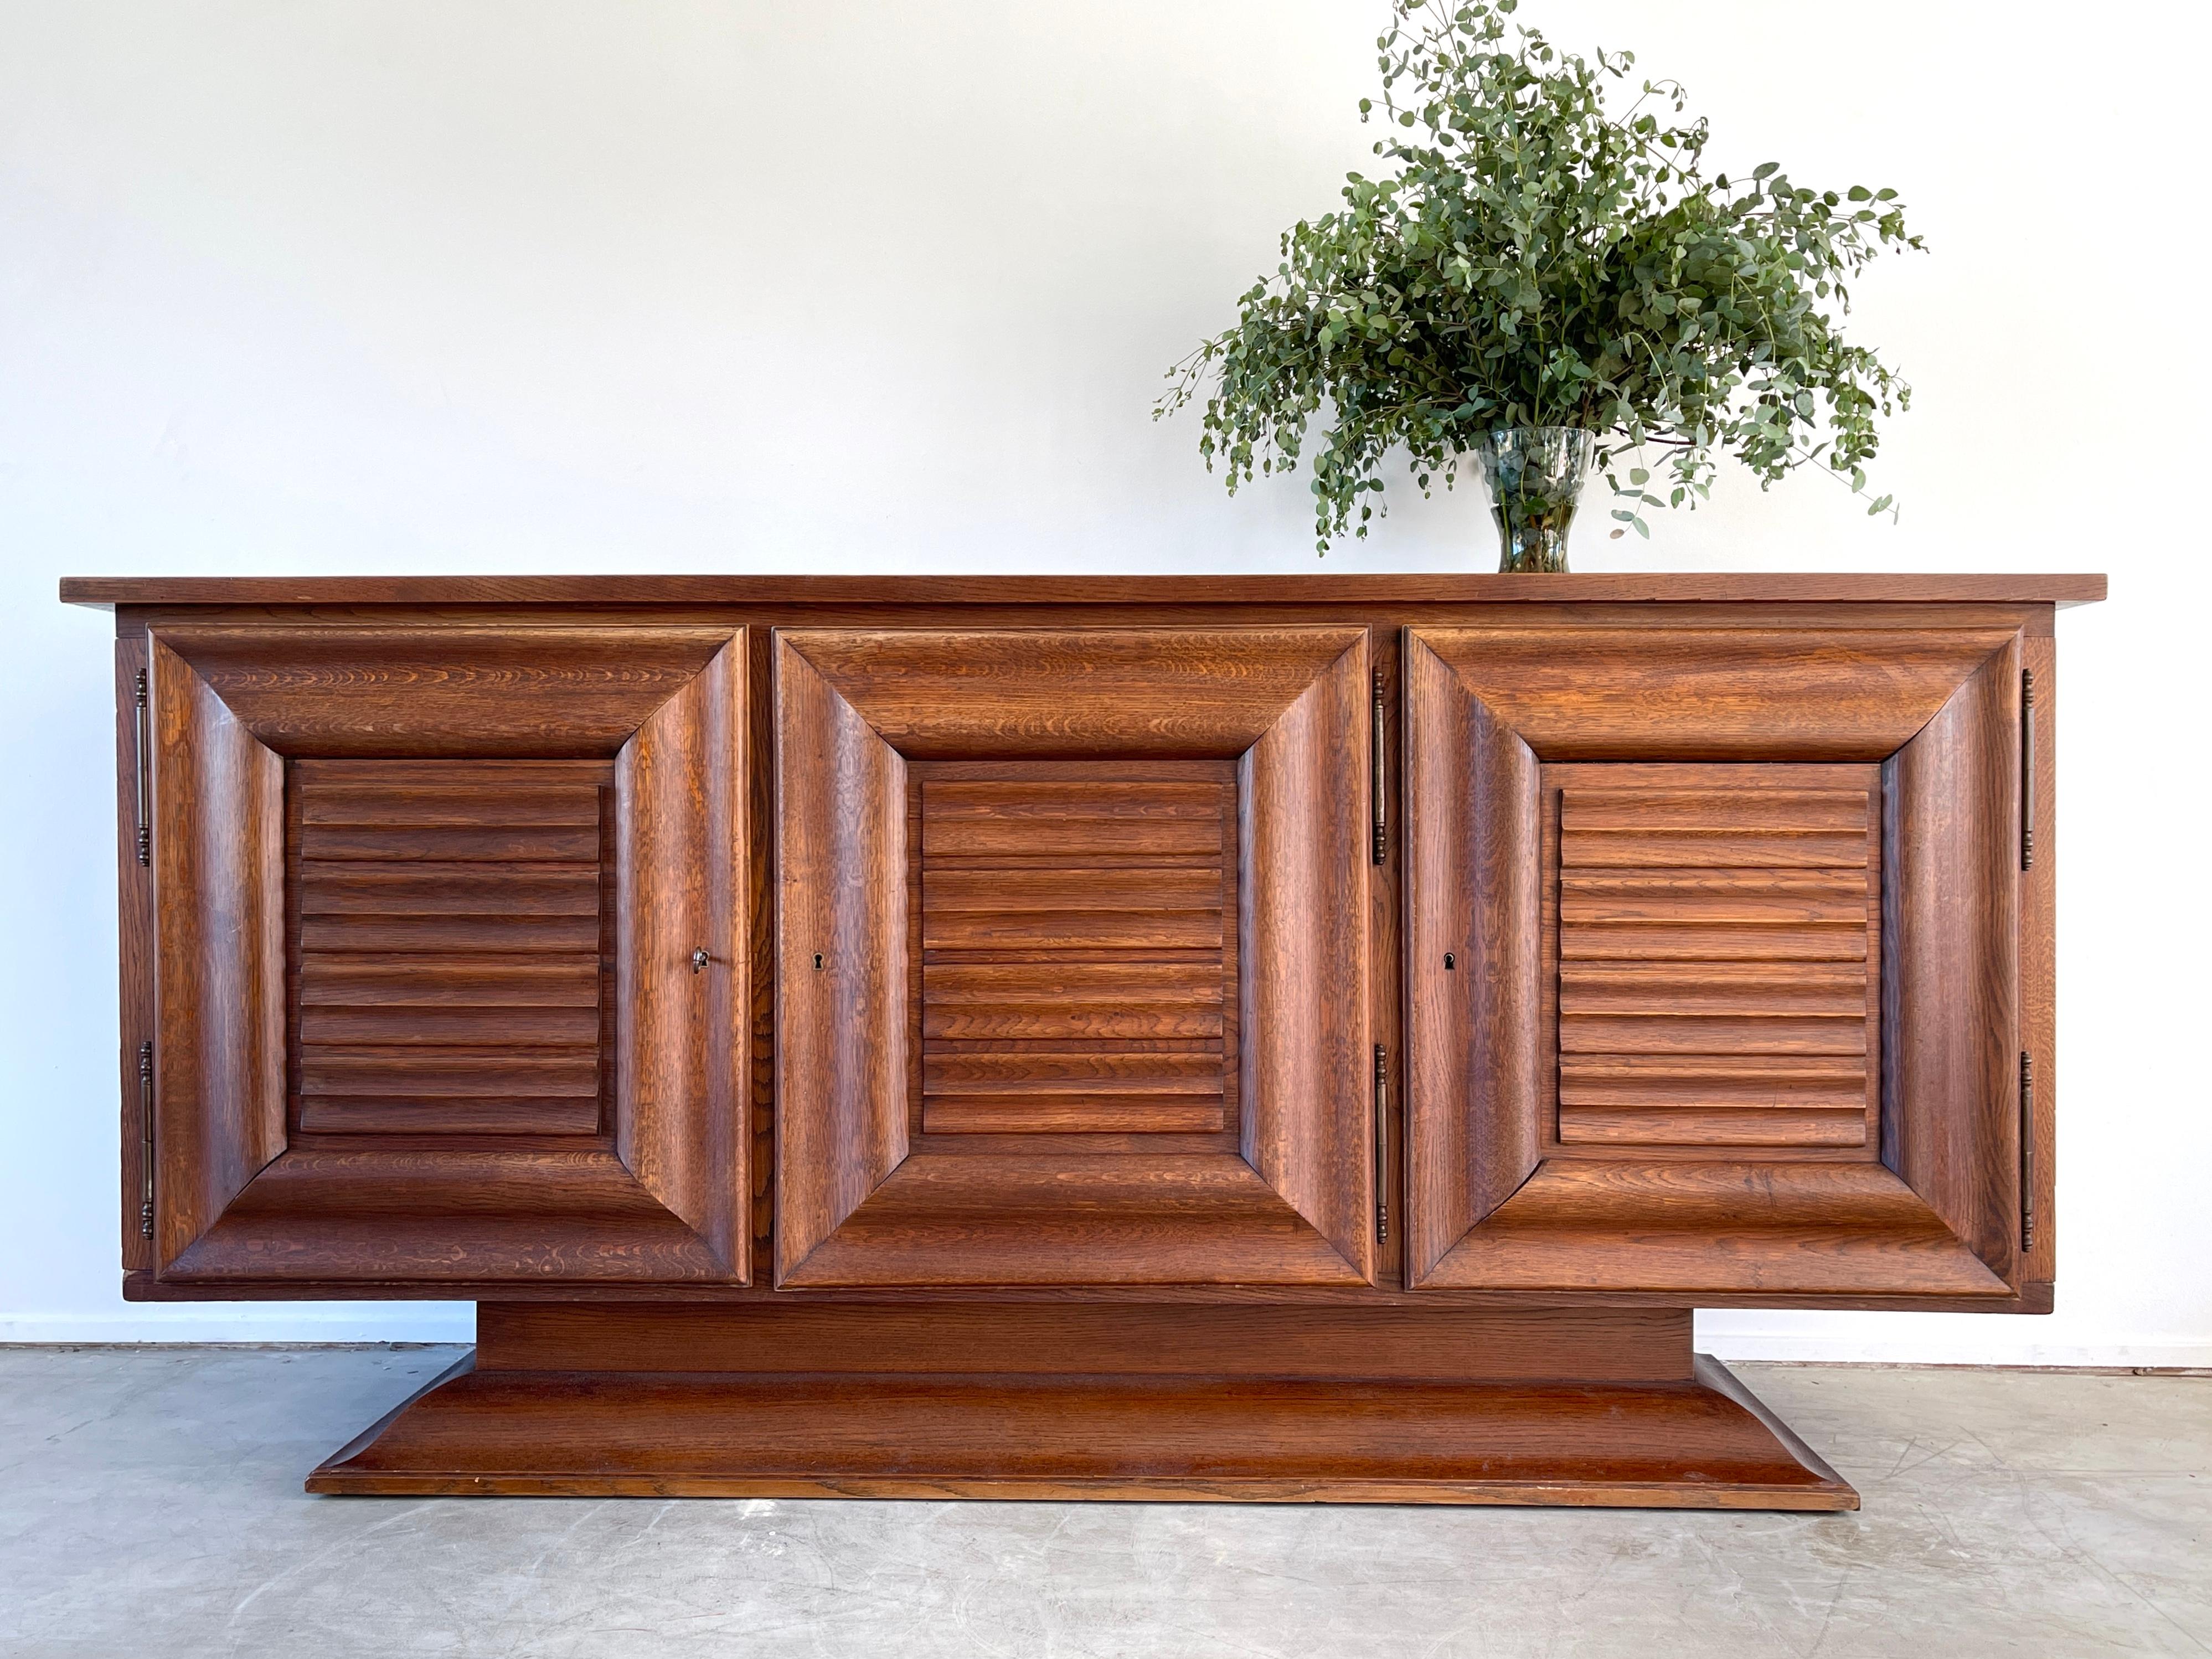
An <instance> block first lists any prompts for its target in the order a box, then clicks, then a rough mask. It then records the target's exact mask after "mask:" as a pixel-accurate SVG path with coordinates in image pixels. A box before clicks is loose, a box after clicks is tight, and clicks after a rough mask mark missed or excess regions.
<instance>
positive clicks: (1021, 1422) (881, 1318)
mask: <svg viewBox="0 0 2212 1659" xmlns="http://www.w3.org/2000/svg"><path fill="white" fill-rule="evenodd" d="M1592 1322H1596V1323H1597V1324H1599V1325H1600V1326H1602V1327H1604V1328H1603V1329H1601V1330H1595V1331H1593V1330H1590V1329H1589V1326H1590V1325H1591V1324H1592ZM1669 1322H1671V1323H1672V1324H1673V1325H1674V1326H1675V1327H1677V1328H1676V1329H1674V1330H1671V1331H1669V1330H1667V1329H1664V1328H1661V1327H1663V1326H1664V1325H1666V1324H1668V1323H1669ZM1624 1324H1626V1326H1628V1327H1630V1329H1629V1330H1627V1332H1626V1338H1625V1339H1624V1333H1623V1330H1622V1328H1621V1327H1622V1326H1623V1325H1624ZM1547 1325H1551V1326H1555V1327H1557V1329H1556V1330H1553V1331H1547V1329H1546V1328H1545V1327H1546V1326H1547ZM648 1327H657V1329H654V1330H652V1331H650V1333H649V1334H647V1333H645V1332H644V1328H648ZM1043 1327H1050V1328H1051V1329H1052V1330H1054V1331H1057V1332H1058V1333H1060V1336H1061V1339H1062V1340H1059V1341H1056V1342H1049V1343H1048V1345H1047V1346H1030V1344H1031V1343H1032V1342H1042V1341H1044V1340H1046V1339H1047V1337H1048V1332H1047V1330H1046V1329H1044V1328H1043ZM1577 1327H1579V1328H1577ZM480 1328H481V1329H482V1331H483V1338H484V1340H483V1344H482V1346H480V1349H479V1352H478V1354H477V1355H476V1356H474V1357H472V1358H471V1359H468V1360H464V1361H463V1362H462V1363H461V1364H459V1365H456V1366H455V1367H453V1370H449V1371H447V1373H446V1374H445V1375H444V1376H441V1377H440V1378H439V1379H438V1380H437V1381H436V1382H435V1383H432V1384H430V1386H429V1387H428V1388H427V1389H423V1390H422V1392H421V1393H420V1394H418V1395H416V1396H415V1397H414V1398H413V1399H411V1400H410V1401H407V1402H406V1403H405V1404H404V1405H403V1406H401V1407H399V1408H398V1410H396V1411H395V1412H393V1413H392V1414H391V1415H390V1416H388V1417H386V1419H384V1420H383V1421H382V1422H380V1423H378V1424H377V1425H374V1427H372V1428H371V1429H369V1430H368V1431H367V1432H365V1433H364V1434H362V1436H361V1437H360V1438H358V1439H357V1440H356V1441H355V1442H354V1443H352V1444H351V1445H349V1446H348V1447H346V1448H345V1449H343V1451H341V1452H339V1453H338V1454H337V1455H336V1456H334V1457H332V1458H331V1460H330V1461H329V1462H326V1463H325V1464H324V1465H323V1466H322V1467H321V1468H319V1469H317V1470H316V1471H315V1472H314V1474H313V1475H311V1476H310V1477H309V1478H308V1480H307V1490H308V1491H310V1492H334V1493H355V1494H449V1495H453V1494H470V1493H481V1494H488V1495H490V1494H497V1495H545V1496H577V1497H606V1496H641V1497H645V1496H661V1497H702V1498H754V1497H764V1498H1021V1499H1052V1500H1067V1499H1132V1500H1142V1501H1146V1502H1237V1503H1370V1504H1610V1505H1631V1506H1638V1507H1650V1508H1692V1509H1770V1510H1852V1509H1857V1507H1858V1495H1857V1493H1856V1492H1853V1491H1852V1490H1851V1488H1850V1486H1847V1485H1846V1484H1844V1481H1843V1480H1840V1479H1838V1477H1837V1475H1836V1474H1835V1472H1834V1471H1833V1470H1832V1469H1831V1468H1828V1466H1827V1465H1826V1463H1824V1462H1821V1461H1820V1458H1818V1457H1817V1456H1815V1455H1814V1454H1813V1453H1812V1452H1811V1451H1809V1450H1808V1449H1807V1448H1806V1447H1805V1446H1804V1445H1803V1444H1802V1443H1801V1442H1800V1441H1799V1440H1798V1439H1797V1438H1796V1436H1794V1435H1793V1434H1791V1433H1790V1431H1789V1430H1788V1429H1786V1428H1784V1426H1783V1425H1780V1424H1779V1423H1778V1422H1777V1421H1776V1420H1775V1419H1773V1418H1772V1417H1771V1415H1770V1414H1769V1413H1767V1412H1766V1411H1765V1408H1764V1407H1762V1406H1760V1404H1759V1401H1757V1400H1755V1399H1753V1397H1752V1395H1750V1394H1749V1393H1748V1392H1747V1391H1746V1390H1745V1389H1744V1388H1743V1387H1742V1385H1741V1384H1740V1383H1737V1381H1736V1380H1735V1378H1734V1377H1733V1376H1730V1375H1729V1372H1728V1370H1726V1368H1725V1367H1723V1366H1722V1365H1721V1364H1718V1363H1717V1361H1715V1360H1712V1359H1711V1358H1706V1357H1705V1356H1702V1355H1700V1356H1697V1357H1696V1358H1694V1359H1692V1357H1691V1356H1690V1354H1689V1353H1688V1316H1687V1315H1686V1314H1682V1315H1680V1316H1675V1315H1672V1314H1661V1315H1658V1316H1650V1315H1625V1316H1624V1315H1611V1316H1608V1315H1606V1314H1604V1313H1597V1314H1593V1315H1586V1314H1582V1313H1577V1312H1567V1311H1564V1310H1561V1311H1552V1310H1540V1311H1538V1312H1536V1313H1533V1314H1531V1313H1519V1314H1510V1315H1474V1316H1469V1315H1463V1314H1451V1315H1427V1314H1413V1315H1407V1314H1400V1313H1395V1312H1386V1313H1383V1314H1380V1315H1378V1314H1374V1313H1369V1312H1366V1311H1364V1310H1363V1311H1362V1312H1361V1313H1359V1314H1358V1315H1357V1316H1352V1317H1350V1318H1345V1317H1343V1316H1329V1315H1322V1316H1315V1315H1313V1314H1311V1313H1309V1312H1308V1311H1306V1310H1294V1309H1281V1308H1276V1309H1250V1308H1231V1309H1220V1308H1204V1307H1180V1308H1154V1307H1147V1308H1119V1309H1117V1308H1112V1307H1106V1308H1088V1307H1085V1308H1048V1309H1034V1308H1032V1309H1021V1308H987V1307H978V1306H974V1305H965V1304H963V1305H960V1306H956V1307H951V1308H937V1309H928V1308H919V1309H917V1308H905V1309H886V1308H880V1307H873V1306H857V1307H856V1306H844V1307H826V1306H821V1305H815V1306H808V1307H799V1308H762V1307H757V1306H747V1307H737V1308H726V1309H720V1308H712V1307H706V1308H702V1307H696V1306H692V1307H664V1308H643V1307H634V1306H624V1307H611V1308H586V1307H580V1306H574V1305H570V1306H559V1305H556V1306H552V1307H539V1308H533V1309H526V1308H522V1307H519V1306H509V1307H506V1308H502V1309H498V1310H495V1309H493V1308H490V1307H487V1308H486V1309H485V1310H483V1317H482V1318H481V1320H480ZM1178 1328H1180V1331H1179V1330H1178ZM1178 1334H1181V1335H1182V1336H1186V1337H1188V1339H1189V1340H1188V1342H1187V1343H1182V1344H1178V1343H1177V1342H1176V1336H1177V1335H1178ZM687 1335H689V1336H690V1337H692V1338H694V1339H696V1340H691V1341H689V1342H687V1341H685V1340H684V1338H685V1337H686V1336H687ZM1547 1336H1549V1337H1553V1338H1556V1339H1557V1340H1555V1341H1547V1340H1546V1339H1547ZM1592 1337H1595V1338H1596V1339H1598V1340H1596V1341H1595V1342H1589V1341H1588V1340H1587V1339H1589V1338H1592ZM1607 1338H1611V1339H1613V1340H1612V1341H1611V1342H1607V1340H1606V1339H1607ZM655 1339H657V1340H655ZM1639 1339H1640V1340H1639ZM1622 1340H1627V1341H1628V1344H1629V1346H1628V1348H1626V1349H1624V1348H1623V1347H1622V1346H1620V1342H1621V1341H1622ZM1676 1341H1679V1343H1680V1348H1679V1350H1677V1352H1679V1353H1680V1363H1679V1364H1670V1363H1669V1360H1668V1355H1667V1354H1666V1353H1665V1352H1662V1350H1668V1349H1674V1344H1675V1342H1676ZM1024 1346H1027V1347H1028V1352H1029V1355H1030V1358H1029V1360H1028V1362H1027V1364H1026V1365H1025V1367H1024V1369H1019V1370H1015V1369H1002V1368H1000V1366H998V1365H996V1364H994V1365H992V1366H991V1367H990V1368H988V1369H969V1370H954V1369H949V1368H948V1367H950V1366H951V1365H954V1364H959V1363H960V1362H961V1361H962V1360H963V1358H966V1359H968V1360H969V1362H970V1363H973V1361H974V1360H975V1358H987V1359H1002V1358H1006V1354H1007V1352H1008V1350H1010V1349H1017V1348H1022V1347H1024ZM1179 1346H1181V1347H1182V1348H1183V1349H1185V1350H1187V1351H1189V1352H1192V1354H1193V1357H1194V1358H1195V1359H1196V1360H1198V1361H1200V1362H1203V1363H1206V1364H1207V1365H1208V1367H1209V1369H1208V1370H1206V1371H1205V1372H1203V1373H1198V1374H1188V1373H1176V1372H1173V1371H1170V1370H1162V1369H1160V1367H1161V1366H1162V1365H1163V1364H1174V1363H1176V1358H1177V1349H1178V1347H1179ZM1584 1346H1589V1347H1591V1348H1594V1349H1604V1350H1606V1351H1607V1352H1608V1353H1609V1355H1610V1359H1609V1362H1608V1363H1607V1366H1606V1369H1607V1370H1610V1371H1613V1372H1614V1373H1616V1375H1614V1376H1612V1377H1610V1378H1608V1377H1603V1376H1601V1377H1597V1378H1587V1377H1572V1378H1564V1379H1563V1378H1537V1377H1530V1376H1515V1375H1508V1376H1495V1375H1493V1376H1488V1377H1486V1376H1484V1375H1483V1371H1484V1370H1485V1365H1484V1361H1485V1359H1486V1358H1488V1359H1489V1360H1490V1361H1491V1362H1492V1363H1491V1364H1490V1366H1489V1369H1490V1370H1492V1372H1493V1373H1495V1372H1496V1371H1499V1370H1503V1371H1505V1372H1507V1373H1512V1372H1515V1371H1520V1370H1527V1369H1528V1367H1529V1366H1530V1364H1541V1360H1542V1354H1543V1351H1544V1350H1545V1349H1547V1347H1550V1348H1557V1349H1561V1350H1564V1351H1565V1352H1572V1351H1574V1350H1576V1349H1578V1348H1583V1347H1584ZM1101 1347H1105V1348H1111V1349H1113V1350H1115V1351H1116V1352H1120V1353H1121V1356H1122V1357H1123V1358H1125V1359H1127V1360H1128V1361H1130V1362H1131V1363H1130V1364H1128V1365H1127V1366H1125V1367H1124V1368H1122V1369H1120V1370H1088V1371H1081V1370H1071V1369H1069V1365H1070V1363H1071V1361H1072V1362H1073V1363H1075V1364H1096V1363H1097V1361H1098V1360H1099V1359H1100V1358H1103V1357H1104V1356H1103V1354H1101V1353H1100V1352H1097V1350H1098V1349H1100V1348H1101ZM671 1349H675V1350H688V1353H676V1352H671ZM551 1358H563V1359H566V1360H569V1361H573V1362H583V1363H574V1364H560V1365H548V1364H544V1361H546V1360H548V1359H551ZM669 1358H687V1359H688V1362H689V1363H688V1364H685V1365H684V1366H683V1367H681V1368H678V1367H671V1366H667V1365H665V1361H666V1360H667V1359H669ZM866 1358H872V1359H873V1360H874V1361H875V1362H876V1363H874V1364H868V1365H866V1366H865V1367H864V1366H862V1365H860V1364H858V1363H857V1362H859V1361H860V1360H862V1359H866ZM838 1360H842V1361H843V1362H844V1363H842V1364H837V1363H824V1362H825V1361H826V1362H835V1361H838ZM517 1361H520V1362H521V1363H520V1364H517V1363H515V1362H517ZM1232 1361H1233V1362H1234V1363H1233V1364H1231V1363H1228V1362H1232ZM1363 1361H1364V1363H1363ZM732 1362H738V1363H734V1364H733V1363H732ZM1139 1364H1141V1369H1139ZM1445 1364H1456V1366H1457V1368H1458V1369H1459V1370H1461V1371H1462V1373H1464V1374H1463V1375H1461V1376H1437V1375H1423V1374H1421V1373H1423V1372H1433V1371H1435V1370H1438V1369H1441V1368H1442V1367H1443V1365H1445ZM1347 1367H1352V1368H1356V1369H1360V1370H1367V1371H1370V1372H1371V1373H1376V1374H1373V1375H1367V1376H1359V1375H1352V1374H1346V1368H1347ZM1670 1369H1671V1370H1678V1371H1679V1372H1680V1375H1677V1376H1619V1375H1618V1373H1619V1372H1620V1371H1624V1370H1626V1371H1629V1372H1637V1371H1646V1372H1648V1371H1651V1370H1670ZM1302 1372H1303V1373H1304V1374H1301V1373H1302ZM1316 1372H1320V1373H1322V1374H1321V1375H1315V1374H1313V1373H1316Z"/></svg>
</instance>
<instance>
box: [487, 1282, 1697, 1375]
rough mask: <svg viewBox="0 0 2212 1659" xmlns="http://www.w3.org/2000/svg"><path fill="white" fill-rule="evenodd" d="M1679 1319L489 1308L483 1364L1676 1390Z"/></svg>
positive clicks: (1634, 1315) (859, 1307)
mask: <svg viewBox="0 0 2212 1659" xmlns="http://www.w3.org/2000/svg"><path fill="white" fill-rule="evenodd" d="M1690 1327H1691V1318H1690V1314H1689V1312H1688V1310H1686V1309H1626V1308H1622V1309H1603V1308H1597V1309H1579V1310H1574V1311H1572V1312H1568V1311H1565V1310H1560V1309H1558V1308H1530V1309H1518V1310H1483V1311H1478V1310H1455V1309H1444V1310H1438V1309H1437V1308H1435V1307H1433V1306H1431V1307H1426V1308H1397V1309H1379V1308H1373V1307H1357V1308H1355V1307H1346V1306H1341V1305H1340V1306H1337V1307H1334V1308H1328V1307H1312V1306H1309V1307H1300V1308H1291V1307H1272V1308H1270V1307H1251V1306H1245V1307H1236V1306H1229V1307H1211V1308H1203V1307H1193V1306H1182V1307H1176V1306H1170V1305H1162V1304H1112V1303H1102V1302H1096V1301H1086V1302H1076V1303H1062V1304H1036V1303H1031V1304H996V1305H993V1304H982V1303H975V1302H961V1301H953V1302H939V1303H935V1304H928V1305H917V1304H898V1303H886V1302H882V1301H875V1302H860V1303H852V1302H848V1303H842V1304H823V1303H821V1302H814V1303H811V1304H810V1303H806V1302H803V1301H801V1302H793V1300H792V1299H791V1298H790V1297H782V1298H781V1299H780V1301H779V1302H777V1303H775V1304H767V1305H762V1304H754V1305H750V1306H746V1307H732V1306H728V1305H720V1306H708V1305H702V1304H696V1303H694V1304H684V1303H671V1302H656V1303H647V1304H636V1303H629V1304H617V1305H612V1306H600V1307H588V1306H580V1305H577V1304H562V1303H514V1302H487V1303H485V1304H483V1306H482V1307H481V1308H479V1309H478V1310H477V1353H476V1362H477V1370H507V1371H517V1370H520V1371H533V1370H594V1371H684V1370H689V1371H700V1370H712V1371H750V1372H794V1371H797V1372H807V1371H824V1372H861V1373H891V1374H897V1375H942V1374H945V1373H951V1374H972V1373H976V1372H985V1373H990V1372H1011V1373H1016V1374H1027V1375H1034V1376H1085V1375H1111V1376H1313V1377H1322V1376H1331V1377H1364V1378H1367V1379H1369V1380H1373V1381H1382V1380H1389V1381H1403V1382H1413V1381H1426V1382H1461V1383H1470V1382H1486V1383H1502V1382H1523V1383H1540V1382H1552V1381H1555V1380H1557V1379H1559V1378H1561V1377H1573V1378H1576V1379H1577V1380H1578V1381H1582V1382H1586V1383H1686V1382H1688V1381H1689V1380H1690V1379H1691V1376H1692V1365H1691V1361H1692V1356H1691V1352H1690V1334H1691V1330H1690Z"/></svg>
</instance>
